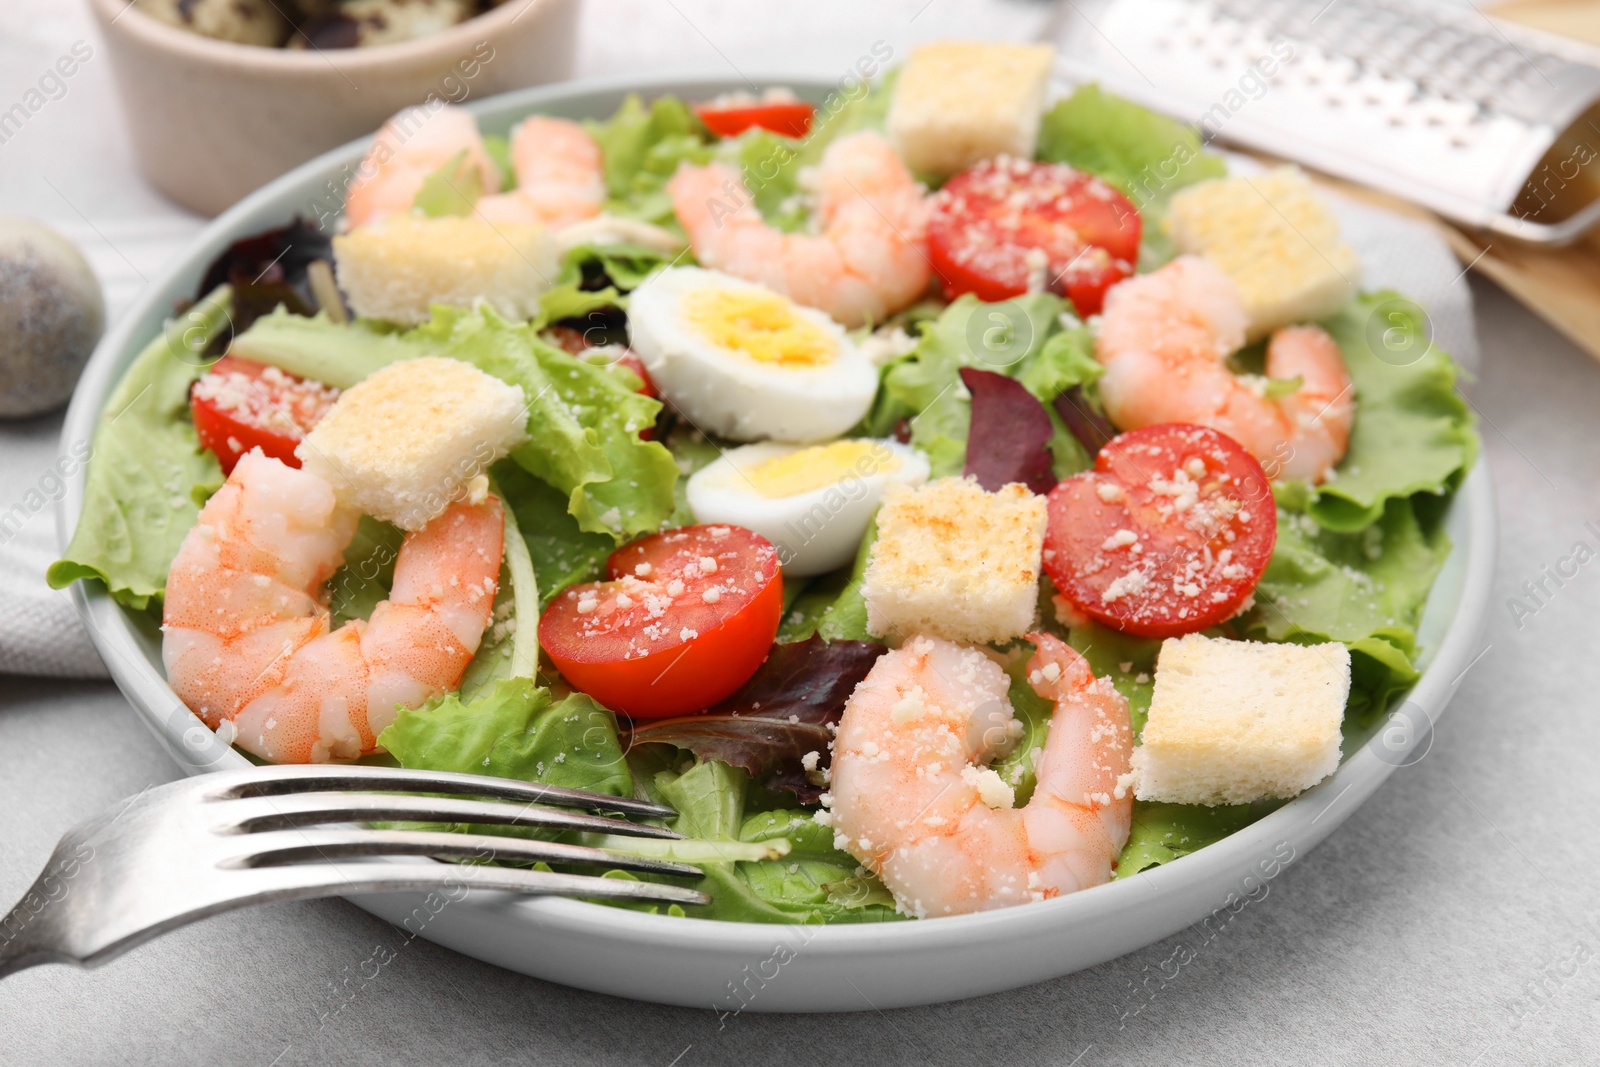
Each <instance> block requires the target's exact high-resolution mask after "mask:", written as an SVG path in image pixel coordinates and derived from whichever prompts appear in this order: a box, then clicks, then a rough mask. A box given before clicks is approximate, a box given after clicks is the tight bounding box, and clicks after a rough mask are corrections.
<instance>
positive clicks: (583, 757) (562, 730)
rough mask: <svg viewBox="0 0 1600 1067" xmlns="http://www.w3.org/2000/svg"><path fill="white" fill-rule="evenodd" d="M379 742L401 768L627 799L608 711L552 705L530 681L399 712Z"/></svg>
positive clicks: (589, 701) (628, 787)
mask: <svg viewBox="0 0 1600 1067" xmlns="http://www.w3.org/2000/svg"><path fill="white" fill-rule="evenodd" d="M378 743H379V744H380V745H382V746H383V747H384V748H386V749H388V750H389V754H390V755H392V756H393V757H394V758H395V759H397V760H399V761H400V765H401V766H402V767H409V768H416V769H422V770H433V771H457V772H460V773H462V774H487V775H492V776H494V777H496V778H514V779H519V780H522V781H529V782H544V783H547V784H549V785H558V786H563V787H566V788H569V789H586V790H589V791H590V792H595V793H605V794H608V795H610V796H631V795H632V794H633V776H632V775H631V774H630V773H629V770H628V764H627V761H626V760H624V759H623V758H622V749H621V746H619V745H618V743H617V724H616V718H615V717H614V716H613V715H612V714H611V712H609V711H607V710H606V709H605V708H603V707H601V706H600V705H599V704H597V703H595V702H594V700H593V698H591V697H588V696H585V695H584V694H582V693H573V694H572V695H570V696H568V697H566V698H564V699H562V700H556V699H555V697H554V696H553V695H552V694H551V692H550V691H549V690H548V689H545V688H543V687H541V686H539V685H538V684H537V683H535V682H534V681H533V680H532V679H530V678H509V679H503V680H500V681H497V682H495V683H494V684H493V685H492V686H489V687H487V688H486V689H485V690H484V691H483V692H481V693H480V694H479V695H478V696H477V697H476V698H474V699H463V698H462V696H461V695H460V694H459V693H450V694H448V695H446V696H443V697H439V698H437V699H435V700H431V701H429V702H428V703H427V704H425V705H423V706H422V707H420V708H416V709H413V710H406V711H401V712H400V713H399V715H397V716H396V717H395V720H394V722H393V723H391V724H390V725H389V727H388V729H386V730H384V731H383V733H382V734H381V735H379V737H378Z"/></svg>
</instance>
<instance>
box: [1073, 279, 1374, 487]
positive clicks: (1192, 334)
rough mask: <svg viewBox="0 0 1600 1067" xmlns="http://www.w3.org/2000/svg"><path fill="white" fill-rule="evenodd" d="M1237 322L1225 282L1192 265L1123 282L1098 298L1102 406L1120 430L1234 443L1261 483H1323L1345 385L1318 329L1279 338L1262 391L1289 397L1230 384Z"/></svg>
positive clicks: (1347, 404) (1343, 413)
mask: <svg viewBox="0 0 1600 1067" xmlns="http://www.w3.org/2000/svg"><path fill="white" fill-rule="evenodd" d="M1245 325H1246V323H1245V311H1244V305H1243V304H1242V303H1241V302H1240V299H1239V294H1238V291H1237V290H1236V289H1235V288H1234V286H1233V283H1232V282H1231V281H1229V280H1228V278H1227V276H1226V275H1224V274H1223V273H1222V272H1221V271H1219V270H1217V268H1216V267H1214V266H1212V265H1211V264H1210V263H1209V262H1208V261H1206V260H1204V259H1201V258H1199V257H1197V256H1183V257H1180V258H1178V259H1175V260H1173V261H1172V262H1171V263H1169V264H1167V265H1166V266H1165V267H1162V268H1161V269H1160V270H1157V271H1155V272H1153V273H1151V274H1145V275H1140V276H1138V277H1134V278H1129V279H1128V280H1127V281H1125V282H1122V283H1120V284H1119V285H1117V286H1115V287H1114V288H1112V290H1111V291H1110V292H1109V293H1108V294H1107V295H1106V303H1105V311H1104V313H1103V314H1102V316H1101V319H1100V335H1099V338H1098V340H1097V342H1096V349H1095V354H1096V356H1097V357H1098V358H1099V360H1100V362H1101V363H1102V364H1104V365H1105V368H1106V373H1105V375H1104V377H1102V378H1101V379H1100V383H1099V389H1100V398H1101V400H1102V401H1103V402H1104V403H1105V406H1106V414H1107V415H1109V416H1110V417H1111V421H1112V422H1113V423H1115V424H1116V425H1117V427H1118V428H1119V429H1122V430H1136V429H1139V428H1140V427H1143V426H1153V425H1156V424H1158V423H1166V422H1189V423H1196V424H1198V425H1201V426H1209V427H1211V428H1212V429H1214V430H1219V431H1221V432H1222V433H1225V434H1227V435H1228V436H1230V437H1232V438H1233V439H1234V440H1236V441H1238V442H1239V443H1240V444H1241V445H1243V446H1244V447H1245V449H1246V450H1247V451H1249V452H1250V454H1251V455H1253V456H1255V457H1256V459H1257V460H1259V461H1261V463H1262V465H1263V467H1264V468H1265V469H1266V472H1267V474H1268V476H1269V477H1272V478H1308V479H1310V480H1312V481H1316V482H1320V481H1323V480H1325V479H1326V478H1327V477H1328V476H1329V473H1330V472H1331V471H1332V470H1333V468H1334V467H1335V466H1336V465H1337V464H1338V463H1339V461H1340V460H1341V459H1343V458H1344V453H1345V449H1346V448H1347V447H1348V446H1349V442H1350V428H1351V425H1352V424H1353V422H1354V420H1355V396H1354V393H1353V390H1352V387H1351V381H1350V373H1349V371H1348V370H1347V369H1346V368H1345V365H1344V356H1343V354H1342V353H1341V352H1340V351H1339V346H1338V344H1337V343H1336V342H1335V341H1334V340H1333V338H1332V337H1330V336H1329V335H1328V333H1327V331H1325V330H1323V329H1322V328H1321V327H1319V326H1293V327H1288V328H1285V329H1282V330H1279V331H1277V332H1276V333H1275V334H1273V335H1272V339H1271V341H1270V342H1269V343H1268V345H1267V361H1266V367H1265V370H1266V376H1267V378H1268V379H1295V378H1298V379H1299V385H1298V387H1297V388H1295V389H1294V390H1293V391H1292V392H1290V393H1288V394H1287V395H1282V396H1274V395H1271V394H1269V393H1268V392H1267V390H1266V385H1267V382H1266V381H1263V380H1261V379H1259V378H1256V379H1251V378H1248V377H1246V376H1241V375H1237V374H1234V373H1233V372H1232V371H1231V370H1229V368H1228V366H1227V363H1226V360H1227V359H1228V357H1229V356H1231V355H1232V354H1233V353H1234V352H1236V351H1238V350H1239V349H1240V348H1241V347H1243V345H1244V343H1245Z"/></svg>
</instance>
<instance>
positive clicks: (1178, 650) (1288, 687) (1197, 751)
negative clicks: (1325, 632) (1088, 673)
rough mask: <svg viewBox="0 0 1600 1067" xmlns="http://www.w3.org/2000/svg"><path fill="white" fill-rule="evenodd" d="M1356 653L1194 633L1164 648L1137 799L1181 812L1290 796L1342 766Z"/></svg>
mask: <svg viewBox="0 0 1600 1067" xmlns="http://www.w3.org/2000/svg"><path fill="white" fill-rule="evenodd" d="M1349 695H1350V652H1349V650H1348V649H1347V648H1345V646H1344V645H1342V644H1339V643H1337V642H1334V643H1330V644H1325V645H1280V644H1262V643H1259V642H1252V641H1228V640H1222V639H1218V638H1210V637H1204V636H1202V635H1200V634H1188V635H1186V636H1184V637H1181V638H1172V639H1169V640H1167V641H1165V642H1164V643H1163V644H1162V646H1161V655H1160V658H1159V660H1158V661H1157V663H1156V684H1155V694H1154V695H1153V696H1152V698H1151V700H1150V717H1149V720H1148V721H1147V722H1146V723H1145V727H1144V734H1143V737H1142V739H1141V742H1142V743H1141V744H1140V745H1139V747H1137V748H1135V749H1134V750H1133V795H1134V796H1136V797H1138V798H1139V799H1140V800H1164V801H1171V802H1173V803H1177V804H1210V805H1216V804H1243V803H1246V802H1247V801H1251V800H1264V799H1267V798H1271V797H1292V796H1294V795H1296V794H1297V793H1300V792H1303V791H1304V790H1306V789H1309V788H1311V787H1312V786H1314V785H1316V784H1317V783H1318V782H1320V781H1322V779H1324V778H1326V777H1327V776H1328V775H1330V774H1332V773H1333V772H1334V771H1335V770H1336V769H1337V768H1338V766H1339V743H1340V739H1341V735H1340V730H1339V727H1340V724H1341V723H1342V722H1343V721H1344V705H1345V700H1346V698H1347V697H1348V696H1349Z"/></svg>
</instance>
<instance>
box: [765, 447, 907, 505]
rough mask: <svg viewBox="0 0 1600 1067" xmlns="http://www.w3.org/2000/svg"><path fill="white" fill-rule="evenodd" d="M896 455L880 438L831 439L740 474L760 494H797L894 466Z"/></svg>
mask: <svg viewBox="0 0 1600 1067" xmlns="http://www.w3.org/2000/svg"><path fill="white" fill-rule="evenodd" d="M899 466H900V457H899V456H897V455H895V451H894V449H892V448H890V447H889V446H888V445H886V444H884V443H883V442H882V441H870V440H868V441H860V440H854V441H834V442H832V443H831V444H826V445H812V446H811V447H810V448H802V449H800V450H799V451H798V452H791V453H789V454H788V455H786V456H774V457H772V458H771V459H769V460H764V461H763V462H761V463H758V464H756V465H755V466H754V467H751V468H750V469H748V470H746V471H745V472H744V475H745V477H746V478H748V479H749V480H750V484H751V485H753V486H755V489H756V492H758V493H760V494H761V495H762V496H764V497H769V498H771V497H786V496H799V495H800V494H801V493H809V492H812V491H813V490H816V489H823V488H826V487H827V486H830V485H837V484H839V483H840V482H844V481H848V480H849V479H850V478H852V477H855V478H870V477H872V476H873V475H874V474H887V473H889V472H891V471H894V470H896V469H898V468H899Z"/></svg>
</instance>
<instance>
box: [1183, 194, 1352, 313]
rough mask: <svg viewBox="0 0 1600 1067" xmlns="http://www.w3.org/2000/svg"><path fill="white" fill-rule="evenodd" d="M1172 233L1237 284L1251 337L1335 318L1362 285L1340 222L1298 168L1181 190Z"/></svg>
mask: <svg viewBox="0 0 1600 1067" xmlns="http://www.w3.org/2000/svg"><path fill="white" fill-rule="evenodd" d="M1167 228H1168V232H1169V233H1170V234H1171V236H1172V241H1173V244H1175V245H1176V246H1177V248H1178V251H1180V252H1187V253H1194V254H1198V255H1203V256H1205V258H1207V259H1209V260H1210V261H1211V262H1212V263H1214V264H1215V265H1216V266H1217V269H1219V270H1221V271H1222V273H1224V274H1226V275H1227V276H1228V277H1229V278H1230V279H1232V280H1233V284H1234V286H1235V287H1236V288H1237V289H1238V290H1239V295H1240V297H1242V298H1243V300H1244V306H1245V313H1246V314H1247V315H1248V316H1249V321H1250V325H1249V336H1250V337H1251V339H1255V338H1260V337H1265V336H1266V335H1267V334H1269V333H1271V332H1272V331H1273V330H1276V329H1278V328H1279V327H1280V326H1289V325H1293V324H1294V323H1298V322H1315V321H1316V320H1318V319H1323V318H1326V317H1328V316H1329V315H1332V314H1333V313H1334V312H1336V311H1338V310H1339V309H1340V308H1342V307H1344V306H1345V305H1346V304H1347V303H1349V302H1350V298H1351V297H1353V296H1355V292H1356V286H1357V285H1359V284H1360V281H1361V263H1360V261H1359V260H1357V258H1356V254H1355V251H1354V250H1353V249H1352V248H1351V247H1350V246H1349V245H1347V244H1345V243H1344V242H1343V241H1342V240H1340V238H1339V220H1338V219H1337V218H1335V217H1334V214H1333V211H1332V210H1331V209H1330V208H1329V207H1328V205H1327V203H1326V202H1325V201H1324V200H1323V199H1322V197H1321V196H1319V195H1318V194H1317V191H1316V189H1314V188H1313V187H1312V185H1311V181H1310V179H1308V178H1307V177H1306V176H1305V174H1304V173H1303V172H1302V171H1301V170H1300V169H1299V168H1298V167H1278V168H1276V169H1274V170H1270V171H1267V172H1266V173H1265V174H1257V175H1241V176H1240V177H1237V178H1221V179H1218V180H1216V181H1209V182H1202V183H1200V184H1199V185H1194V186H1190V187H1189V188H1187V189H1184V190H1181V191H1180V192H1178V193H1177V194H1176V195H1174V196H1173V198H1172V204H1171V208H1170V211H1169V212H1168V215H1167Z"/></svg>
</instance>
